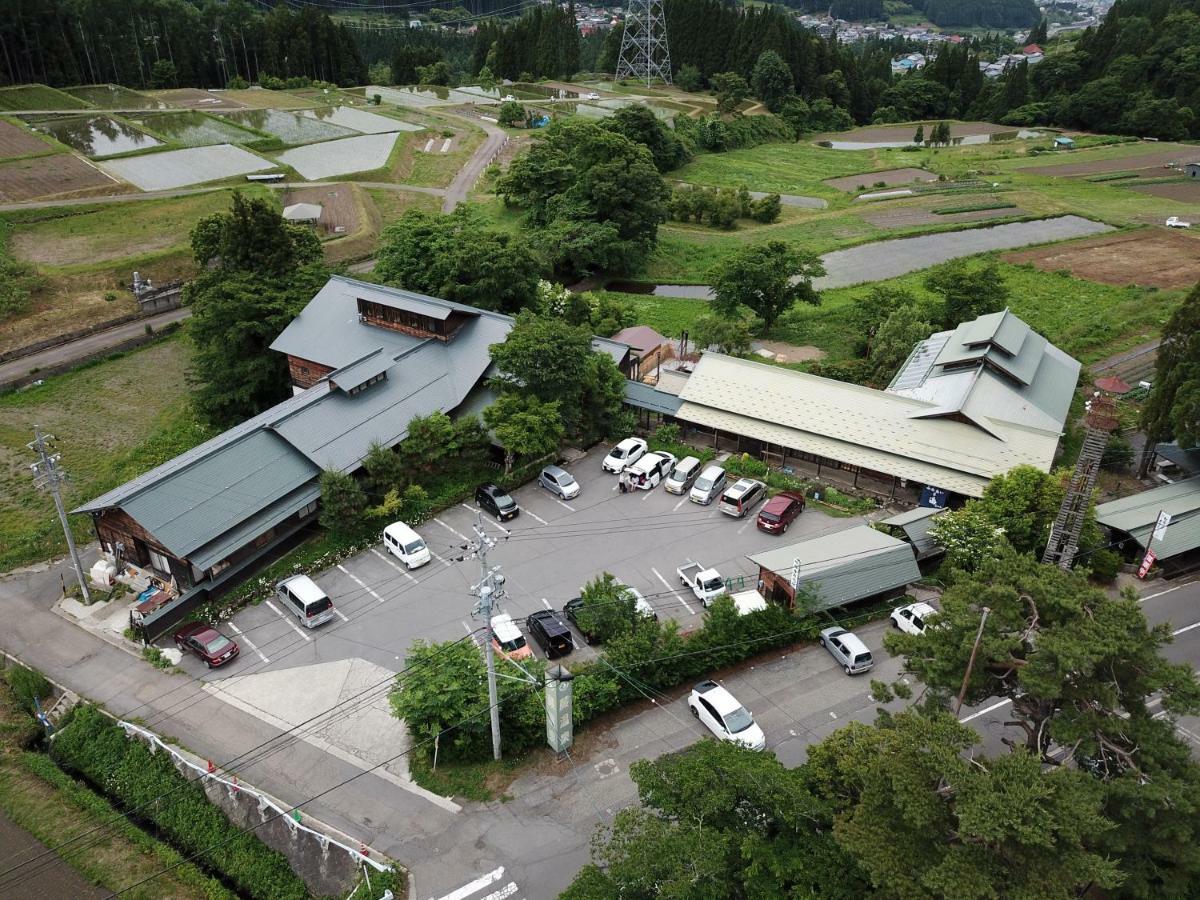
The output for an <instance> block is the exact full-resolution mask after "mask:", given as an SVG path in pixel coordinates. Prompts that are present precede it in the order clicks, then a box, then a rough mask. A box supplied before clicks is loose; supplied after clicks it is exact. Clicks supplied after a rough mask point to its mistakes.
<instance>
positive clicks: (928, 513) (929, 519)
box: [878, 506, 946, 559]
mask: <svg viewBox="0 0 1200 900" xmlns="http://www.w3.org/2000/svg"><path fill="white" fill-rule="evenodd" d="M945 511H946V509H945V507H942V508H938V509H935V508H932V507H929V506H918V507H917V508H916V509H910V510H908V511H907V512H902V513H900V514H899V515H895V516H891V517H890V518H887V519H880V520H879V523H878V524H880V525H890V526H892V527H894V528H899V529H900V530H901V531H903V532H904V536H905V537H906V538H908V539H909V541H911V542H912V545H913V546H914V547H915V548H916V549H917V558H918V559H922V558H924V557H926V556H928V555H929V554H931V553H934V552H936V551H940V550H941V549H942V548H941V547H939V546H938V544H937V542H935V541H934V539H933V538H932V537H930V535H929V529H930V528H931V527H932V526H933V523H934V517H935V516H937V515H940V514H941V513H944V512H945Z"/></svg>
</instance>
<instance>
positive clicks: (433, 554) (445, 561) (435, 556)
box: [413, 550, 454, 581]
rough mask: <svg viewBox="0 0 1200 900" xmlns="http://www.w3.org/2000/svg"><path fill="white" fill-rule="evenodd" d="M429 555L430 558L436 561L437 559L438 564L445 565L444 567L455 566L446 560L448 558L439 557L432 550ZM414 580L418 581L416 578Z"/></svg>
mask: <svg viewBox="0 0 1200 900" xmlns="http://www.w3.org/2000/svg"><path fill="white" fill-rule="evenodd" d="M429 555H430V556H432V557H433V558H434V559H436V560H437V561H438V562H440V563H441V564H442V565H444V566H452V565H454V564H453V563H452V562H450V560H448V559H446V557H444V556H438V555H437V554H436V553H434V552H433V551H432V550H430V551H429ZM413 580H414V581H416V579H415V578H414V579H413Z"/></svg>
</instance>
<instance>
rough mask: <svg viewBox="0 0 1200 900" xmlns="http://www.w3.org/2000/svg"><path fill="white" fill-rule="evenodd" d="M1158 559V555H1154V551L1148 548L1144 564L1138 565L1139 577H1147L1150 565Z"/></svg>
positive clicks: (1143, 559)
mask: <svg viewBox="0 0 1200 900" xmlns="http://www.w3.org/2000/svg"><path fill="white" fill-rule="evenodd" d="M1156 559H1158V557H1157V556H1155V555H1154V551H1153V550H1147V551H1146V555H1145V556H1144V557H1142V564H1141V565H1140V566H1138V570H1137V577H1138V578H1145V577H1146V573H1147V572H1149V571H1150V567H1151V566H1152V565H1154V561H1155V560H1156Z"/></svg>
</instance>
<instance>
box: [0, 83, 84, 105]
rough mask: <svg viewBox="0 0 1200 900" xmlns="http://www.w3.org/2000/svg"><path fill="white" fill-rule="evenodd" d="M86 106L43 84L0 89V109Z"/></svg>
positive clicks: (75, 98) (68, 95)
mask: <svg viewBox="0 0 1200 900" xmlns="http://www.w3.org/2000/svg"><path fill="white" fill-rule="evenodd" d="M87 105H88V104H86V103H84V102H83V101H82V100H80V99H79V98H78V97H72V96H71V95H70V94H66V93H63V92H62V91H60V90H56V89H55V88H52V87H47V86H46V85H44V84H21V85H17V86H16V87H7V88H0V109H11V110H16V111H20V110H23V109H84V108H86V107H87Z"/></svg>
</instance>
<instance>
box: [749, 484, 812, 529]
mask: <svg viewBox="0 0 1200 900" xmlns="http://www.w3.org/2000/svg"><path fill="white" fill-rule="evenodd" d="M802 512H804V495H803V494H798V493H795V492H793V491H784V492H783V493H781V494H776V495H775V496H774V497H772V498H771V499H770V500H768V501H767V502H766V503H764V504H763V508H762V509H760V510H759V511H758V520H757V522H755V524H756V525H757V526H758V530H759V531H765V532H766V533H767V534H784V533H785V532H786V531H787V530H788V526H789V525H791V524H792V522H793V520H795V518H796V517H797V516H799V515H800V513H802Z"/></svg>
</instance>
